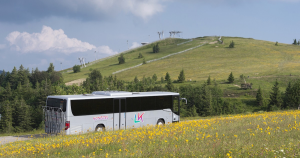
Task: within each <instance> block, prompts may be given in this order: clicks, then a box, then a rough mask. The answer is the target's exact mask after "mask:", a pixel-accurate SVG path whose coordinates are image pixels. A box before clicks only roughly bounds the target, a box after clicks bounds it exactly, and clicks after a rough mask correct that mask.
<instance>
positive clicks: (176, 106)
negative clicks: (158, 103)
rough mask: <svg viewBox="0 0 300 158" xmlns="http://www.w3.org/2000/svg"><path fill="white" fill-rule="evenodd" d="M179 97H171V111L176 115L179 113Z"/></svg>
mask: <svg viewBox="0 0 300 158" xmlns="http://www.w3.org/2000/svg"><path fill="white" fill-rule="evenodd" d="M179 103H180V102H179V97H178V96H174V97H173V112H174V113H175V114H177V115H179Z"/></svg>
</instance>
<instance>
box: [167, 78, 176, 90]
mask: <svg viewBox="0 0 300 158" xmlns="http://www.w3.org/2000/svg"><path fill="white" fill-rule="evenodd" d="M166 88H167V89H168V91H173V89H174V85H173V83H172V81H171V79H170V80H167V84H166Z"/></svg>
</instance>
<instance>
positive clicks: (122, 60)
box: [118, 53, 125, 64]
mask: <svg viewBox="0 0 300 158" xmlns="http://www.w3.org/2000/svg"><path fill="white" fill-rule="evenodd" d="M118 60H119V64H124V63H125V57H124V55H123V53H122V54H121V55H120V57H119V58H118Z"/></svg>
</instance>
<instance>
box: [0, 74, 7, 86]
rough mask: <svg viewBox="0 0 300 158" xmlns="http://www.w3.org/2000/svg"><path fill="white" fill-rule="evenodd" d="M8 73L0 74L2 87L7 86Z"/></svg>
mask: <svg viewBox="0 0 300 158" xmlns="http://www.w3.org/2000/svg"><path fill="white" fill-rule="evenodd" d="M5 80H6V72H5V71H4V70H3V71H2V73H1V74H0V86H1V87H4V86H5V84H6V81H5Z"/></svg>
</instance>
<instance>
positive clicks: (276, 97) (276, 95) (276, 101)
mask: <svg viewBox="0 0 300 158" xmlns="http://www.w3.org/2000/svg"><path fill="white" fill-rule="evenodd" d="M278 85H279V83H278V82H277V80H276V82H275V84H274V86H273V87H272V91H271V94H270V103H269V105H268V110H269V111H272V110H276V109H278V108H280V107H281V103H282V101H281V96H280V95H281V94H280V91H279V86H278Z"/></svg>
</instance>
